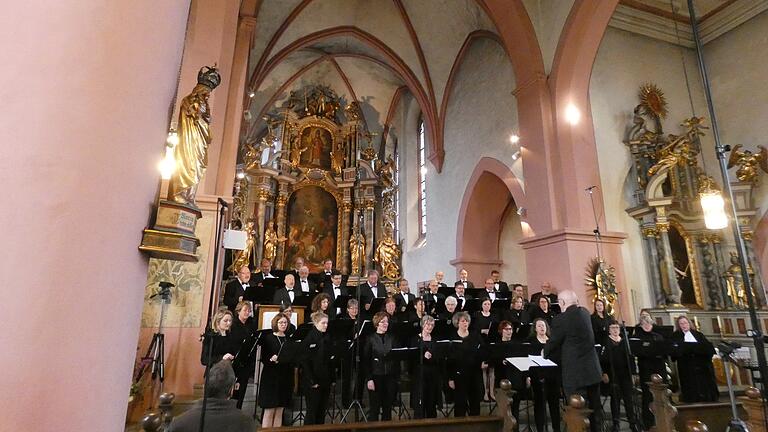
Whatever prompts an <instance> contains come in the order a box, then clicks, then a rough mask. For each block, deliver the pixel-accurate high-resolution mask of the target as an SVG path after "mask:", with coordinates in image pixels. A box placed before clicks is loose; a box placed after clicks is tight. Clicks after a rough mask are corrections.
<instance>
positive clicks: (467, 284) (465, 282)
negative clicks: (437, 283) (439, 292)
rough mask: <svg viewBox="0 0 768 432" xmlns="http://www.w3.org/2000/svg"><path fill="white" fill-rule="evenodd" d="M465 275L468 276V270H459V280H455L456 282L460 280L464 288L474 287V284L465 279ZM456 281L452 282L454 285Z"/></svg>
mask: <svg viewBox="0 0 768 432" xmlns="http://www.w3.org/2000/svg"><path fill="white" fill-rule="evenodd" d="M467 277H469V272H467V270H466V269H461V270H459V280H457V281H456V283H458V282H461V285H462V286H463V287H464V288H468V289H474V288H475V284H473V283H472V282H470V281H469V279H467ZM456 283H454V284H453V286H454V287H455V286H456Z"/></svg>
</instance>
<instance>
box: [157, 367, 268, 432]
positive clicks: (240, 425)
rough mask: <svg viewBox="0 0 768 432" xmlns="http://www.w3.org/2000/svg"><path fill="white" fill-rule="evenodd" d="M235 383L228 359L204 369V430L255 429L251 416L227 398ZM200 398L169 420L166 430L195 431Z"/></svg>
mask: <svg viewBox="0 0 768 432" xmlns="http://www.w3.org/2000/svg"><path fill="white" fill-rule="evenodd" d="M234 386H235V371H234V370H232V363H230V362H229V361H220V362H218V363H216V364H215V365H214V366H213V367H212V368H211V370H210V371H209V372H208V387H207V388H206V389H205V394H206V396H207V397H208V398H207V401H206V405H205V425H204V426H205V427H204V429H203V430H206V431H228V432H230V431H231V432H252V431H254V430H256V424H255V423H254V422H253V419H252V418H251V417H250V416H248V415H246V414H245V413H244V412H243V411H241V410H239V409H237V406H236V405H237V401H236V400H230V399H229V397H230V395H232V389H233V388H234ZM202 409H203V401H202V399H201V400H198V401H196V402H195V404H194V405H193V406H192V408H190V409H189V410H188V411H187V412H185V413H184V414H182V415H180V416H178V417H176V418H174V419H173V421H172V422H171V426H170V428H169V429H168V430H169V432H197V431H199V430H200V412H201V410H202Z"/></svg>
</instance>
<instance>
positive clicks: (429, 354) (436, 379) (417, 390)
mask: <svg viewBox="0 0 768 432" xmlns="http://www.w3.org/2000/svg"><path fill="white" fill-rule="evenodd" d="M422 304H424V303H423V302H422ZM434 328H435V319H434V318H432V317H431V316H429V315H424V316H423V317H422V318H421V332H420V333H419V334H417V335H416V336H414V338H413V340H412V341H411V344H410V346H411V347H416V348H418V350H417V351H416V357H417V358H416V359H415V361H414V364H413V368H412V369H411V370H412V371H413V373H412V374H411V408H413V412H414V417H415V418H417V419H420V418H436V417H437V405H438V403H439V402H440V383H441V382H442V378H441V376H442V374H441V373H440V360H439V359H438V358H437V357H436V356H435V355H433V352H434V350H435V341H434V340H433V338H432V330H433V329H434Z"/></svg>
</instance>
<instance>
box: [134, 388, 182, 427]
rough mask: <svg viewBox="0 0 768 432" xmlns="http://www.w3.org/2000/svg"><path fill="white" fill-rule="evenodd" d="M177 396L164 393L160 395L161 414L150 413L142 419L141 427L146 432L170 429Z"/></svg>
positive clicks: (159, 406)
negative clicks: (174, 401)
mask: <svg viewBox="0 0 768 432" xmlns="http://www.w3.org/2000/svg"><path fill="white" fill-rule="evenodd" d="M175 398H176V395H174V394H173V393H163V394H161V395H160V403H159V404H158V408H159V409H160V412H159V413H149V414H147V415H146V416H144V418H143V419H141V427H142V428H143V429H144V431H145V432H161V431H166V430H168V429H169V426H170V425H171V420H173V400H174V399H175Z"/></svg>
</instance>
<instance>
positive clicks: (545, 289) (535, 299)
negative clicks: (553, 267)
mask: <svg viewBox="0 0 768 432" xmlns="http://www.w3.org/2000/svg"><path fill="white" fill-rule="evenodd" d="M539 297H546V298H548V299H549V304H551V305H556V304H558V301H557V293H555V292H554V290H552V284H551V283H549V282H543V283H542V284H541V292H537V293H534V294H533V295H532V296H531V304H534V305H537V304H539Z"/></svg>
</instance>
